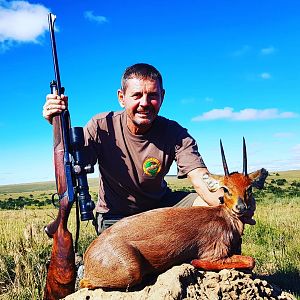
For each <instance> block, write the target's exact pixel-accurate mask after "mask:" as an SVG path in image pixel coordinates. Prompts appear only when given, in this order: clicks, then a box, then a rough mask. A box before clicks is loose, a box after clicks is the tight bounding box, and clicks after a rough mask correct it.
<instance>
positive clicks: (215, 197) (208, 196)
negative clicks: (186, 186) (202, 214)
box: [188, 168, 224, 206]
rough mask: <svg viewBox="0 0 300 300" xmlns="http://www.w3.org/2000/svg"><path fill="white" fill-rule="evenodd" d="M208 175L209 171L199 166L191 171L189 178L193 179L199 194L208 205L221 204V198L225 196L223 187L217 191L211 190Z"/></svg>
mask: <svg viewBox="0 0 300 300" xmlns="http://www.w3.org/2000/svg"><path fill="white" fill-rule="evenodd" d="M207 175H209V172H208V170H207V169H206V168H197V169H195V170H192V171H191V172H189V174H188V178H189V179H190V180H191V182H192V184H193V187H194V189H195V191H196V192H197V194H198V195H199V196H200V197H201V198H202V199H203V200H204V201H205V202H206V203H207V204H208V205H210V206H216V205H219V204H220V200H219V198H220V197H222V196H223V194H224V192H223V190H222V189H217V191H216V192H211V191H210V190H209V189H208V183H207V178H208V176H207ZM205 181H206V182H205Z"/></svg>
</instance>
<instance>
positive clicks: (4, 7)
mask: <svg viewBox="0 0 300 300" xmlns="http://www.w3.org/2000/svg"><path fill="white" fill-rule="evenodd" d="M48 13H49V10H48V8H46V7H44V6H43V5H41V4H31V3H29V2H27V1H6V0H0V46H1V49H2V50H7V49H8V48H10V47H11V46H13V45H14V44H15V43H16V42H33V43H37V42H38V38H39V37H40V36H42V35H43V34H44V33H45V31H47V30H48V20H47V14H48Z"/></svg>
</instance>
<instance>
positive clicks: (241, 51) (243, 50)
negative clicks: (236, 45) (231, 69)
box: [233, 45, 251, 56]
mask: <svg viewBox="0 0 300 300" xmlns="http://www.w3.org/2000/svg"><path fill="white" fill-rule="evenodd" d="M250 50H251V47H250V46H249V45H244V46H242V48H240V49H238V50H236V51H234V52H233V56H243V55H245V54H247V53H248V52H249V51H250Z"/></svg>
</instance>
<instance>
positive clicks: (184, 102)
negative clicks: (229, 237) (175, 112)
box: [180, 98, 196, 105]
mask: <svg viewBox="0 0 300 300" xmlns="http://www.w3.org/2000/svg"><path fill="white" fill-rule="evenodd" d="M180 102H181V104H184V105H187V104H192V103H195V102H196V100H195V98H183V99H181V100H180Z"/></svg>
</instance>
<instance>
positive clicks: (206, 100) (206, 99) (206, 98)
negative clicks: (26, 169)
mask: <svg viewBox="0 0 300 300" xmlns="http://www.w3.org/2000/svg"><path fill="white" fill-rule="evenodd" d="M204 101H205V102H213V101H214V98H211V97H205V99H204Z"/></svg>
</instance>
